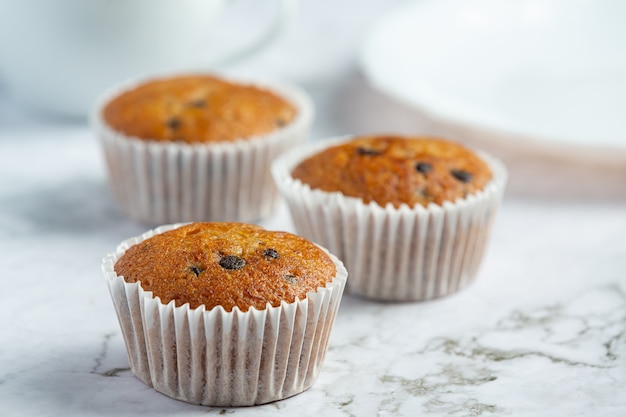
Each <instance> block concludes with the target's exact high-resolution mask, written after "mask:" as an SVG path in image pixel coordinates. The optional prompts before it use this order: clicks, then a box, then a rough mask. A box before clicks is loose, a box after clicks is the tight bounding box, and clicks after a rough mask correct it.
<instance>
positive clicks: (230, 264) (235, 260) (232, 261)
mask: <svg viewBox="0 0 626 417" xmlns="http://www.w3.org/2000/svg"><path fill="white" fill-rule="evenodd" d="M245 265H246V261H245V260H243V259H241V258H240V257H238V256H233V255H228V256H224V257H223V258H222V259H220V266H221V267H222V268H224V269H230V270H235V269H241V268H243V267H244V266H245Z"/></svg>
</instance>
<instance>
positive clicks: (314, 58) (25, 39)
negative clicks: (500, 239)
mask: <svg viewBox="0 0 626 417" xmlns="http://www.w3.org/2000/svg"><path fill="white" fill-rule="evenodd" d="M40 3H41V2H38V1H36V0H24V1H21V2H17V1H14V0H2V1H0V141H3V142H7V141H11V140H12V138H14V137H16V136H19V137H22V138H24V137H29V135H31V132H32V135H34V136H41V135H42V133H41V132H40V131H41V129H44V130H47V132H48V133H47V134H48V135H52V136H53V135H54V134H53V132H54V131H57V132H59V131H63V129H69V130H77V129H78V130H80V129H86V128H87V124H86V118H85V114H86V113H87V112H88V110H89V108H90V105H91V101H92V100H93V99H95V96H97V93H96V92H101V91H102V90H104V89H106V88H107V87H108V86H110V85H112V84H115V83H117V82H118V81H121V80H123V79H126V78H128V77H130V76H135V75H141V74H144V73H146V72H148V73H149V72H155V71H156V72H159V71H164V70H165V71H170V70H177V69H206V68H209V69H214V70H218V71H222V72H225V73H230V74H236V75H239V74H241V75H244V76H250V77H262V78H275V79H282V80H286V81H290V82H293V83H296V84H299V85H301V86H302V87H304V88H305V89H306V90H307V91H308V92H309V93H310V94H311V95H312V97H313V99H314V102H315V105H316V110H317V117H316V121H315V124H314V127H313V130H312V134H311V138H312V139H321V138H325V137H329V136H336V135H343V134H352V133H357V134H358V133H372V132H400V133H409V134H434V135H440V136H445V137H449V138H451V139H455V140H459V141H463V142H465V143H467V144H469V145H473V146H477V147H480V148H483V149H486V150H487V151H490V152H492V153H495V154H496V155H497V156H499V157H501V158H503V159H504V160H505V162H506V163H507V165H508V166H509V168H510V170H511V182H510V187H509V194H510V195H512V196H522V197H524V198H540V199H570V200H571V199H574V200H577V199H589V198H592V199H600V200H612V201H614V200H623V199H625V198H626V185H625V183H626V122H624V121H623V118H622V116H621V115H622V114H623V113H624V111H626V54H624V53H623V51H624V50H625V49H624V47H625V46H626V29H623V25H622V24H621V22H620V21H619V16H623V15H624V14H623V13H622V12H624V13H626V10H625V6H624V2H620V1H616V0H601V1H593V2H592V1H586V0H570V1H566V0H541V1H539V0H505V1H495V0H474V1H471V2H467V1H456V0H439V1H437V0H384V1H383V0H367V1H357V0H340V1H334V2H328V1H311V0H300V1H296V0H284V1H282V2H281V1H269V0H264V1H249V0H227V1H222V0H213V1H209V2H200V3H199V2H197V1H194V0H185V1H181V2H179V3H176V6H175V7H174V9H171V10H170V9H168V7H172V5H171V4H170V5H168V4H167V2H166V1H156V2H152V3H151V4H152V5H151V8H152V11H151V12H150V13H146V12H145V10H142V7H143V9H145V5H146V4H147V2H146V1H145V0H144V1H143V4H142V0H134V1H132V2H98V1H96V2H89V3H84V2H80V1H78V0H57V1H55V2H49V3H47V6H46V5H42V4H40ZM81 3H84V4H82V5H81ZM100 3H102V4H103V5H105V6H101V5H100ZM52 4H53V5H54V6H51V5H52ZM85 4H87V5H88V6H85ZM111 4H112V5H114V6H113V7H112V8H111V6H110V5H111ZM199 4H201V5H200V6H199ZM77 5H78V6H77ZM122 5H123V6H122ZM98 7H100V9H98ZM68 10H72V12H71V13H70V12H68ZM217 10H219V13H218V11H217ZM192 16H195V18H193V19H192V18H191V17H192ZM277 16H282V18H281V19H280V20H279V21H278V22H277V21H276V20H277V19H278V18H277ZM86 17H89V18H92V19H93V20H94V22H90V21H89V20H88V19H86ZM55 22H57V23H55ZM139 22H143V26H141V25H140V24H139ZM272 22H274V24H272ZM272 25H273V26H272ZM270 27H271V29H268V28H270ZM141 31H144V32H145V33H146V34H148V35H149V36H148V35H146V36H145V38H141V36H140V32H141ZM266 32H269V33H266ZM264 37H265V38H264ZM261 38H264V39H261ZM78 40H82V44H81V43H80V42H78ZM135 41H136V42H135ZM114 42H118V44H119V45H122V46H123V48H122V47H120V46H119V45H118V44H115V45H116V48H118V49H124V48H126V49H127V50H124V51H123V52H120V53H119V54H118V55H120V54H121V55H120V56H121V57H122V58H117V57H116V56H114V55H113V53H112V50H113V46H112V45H113V44H114ZM133 42H135V43H133ZM254 43H257V44H258V43H260V44H263V45H262V46H259V47H256V48H254V47H253V48H252V49H255V50H254V52H250V51H248V52H242V53H238V52H235V51H240V50H242V49H244V50H245V49H246V48H248V49H250V48H249V47H248V46H247V45H250V44H254ZM91 45H97V46H96V47H91ZM109 49H111V50H109ZM229 55H231V58H225V57H228V56H229ZM232 55H235V56H234V57H232ZM75 56H78V58H75ZM168 60H169V61H168ZM225 60H226V61H229V62H226V63H224V61H225ZM122 63H128V65H130V64H131V63H134V64H136V65H135V67H129V68H124V67H122V66H121V64H122ZM32 135H31V136H32ZM43 135H45V134H43ZM85 135H86V136H88V133H87V130H85ZM88 140H92V139H88Z"/></svg>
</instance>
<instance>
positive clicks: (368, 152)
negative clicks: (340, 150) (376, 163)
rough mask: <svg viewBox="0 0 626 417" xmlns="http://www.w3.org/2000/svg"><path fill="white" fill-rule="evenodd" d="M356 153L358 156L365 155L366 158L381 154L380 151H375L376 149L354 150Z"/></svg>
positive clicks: (359, 148)
mask: <svg viewBox="0 0 626 417" xmlns="http://www.w3.org/2000/svg"><path fill="white" fill-rule="evenodd" d="M356 152H357V153H358V154H359V155H367V156H377V155H381V154H382V152H381V151H377V150H376V149H369V148H361V147H358V148H356Z"/></svg>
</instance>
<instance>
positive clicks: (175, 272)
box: [114, 223, 337, 311]
mask: <svg viewBox="0 0 626 417" xmlns="http://www.w3.org/2000/svg"><path fill="white" fill-rule="evenodd" d="M114 269H115V272H116V274H117V275H118V276H123V277H124V279H125V280H126V282H129V283H133V282H140V285H141V287H142V288H143V289H144V290H146V291H152V292H153V296H155V297H156V296H158V297H160V298H161V302H163V303H165V304H167V303H169V302H170V301H171V300H175V303H176V306H181V305H183V304H185V303H189V305H190V307H191V308H196V307H198V306H200V305H202V304H204V306H205V308H206V309H207V310H210V309H211V308H213V307H216V306H220V305H221V306H222V307H224V309H225V310H226V311H231V310H232V309H233V307H235V306H238V307H239V309H240V310H242V311H247V310H248V308H249V307H255V308H256V309H259V310H261V309H264V308H266V304H267V303H270V304H271V305H272V306H274V307H277V306H279V305H280V303H281V301H283V300H284V301H286V302H289V303H291V302H294V301H295V300H296V299H302V298H304V297H305V296H306V293H307V292H309V291H315V290H317V288H318V287H324V286H325V285H326V283H327V282H329V281H332V280H333V278H334V277H335V275H336V272H337V270H336V267H335V264H334V262H333V261H332V260H331V259H330V257H329V256H328V255H327V254H326V253H325V252H324V251H323V250H321V249H320V248H319V247H317V246H315V245H314V244H313V243H311V242H309V241H308V240H306V239H304V238H302V237H300V236H296V235H293V234H291V233H287V232H274V231H269V230H265V229H263V228H262V227H259V226H255V225H251V224H244V223H191V224H188V225H185V226H182V227H179V228H177V229H174V230H170V231H168V232H164V233H161V234H158V235H155V236H153V237H151V238H149V239H146V240H144V241H143V242H141V243H138V244H136V245H133V246H131V247H130V248H129V249H128V250H127V251H126V252H125V253H124V255H122V256H121V257H120V259H119V260H118V261H117V262H116V264H115V267H114Z"/></svg>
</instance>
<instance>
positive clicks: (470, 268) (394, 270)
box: [272, 137, 507, 301]
mask: <svg viewBox="0 0 626 417" xmlns="http://www.w3.org/2000/svg"><path fill="white" fill-rule="evenodd" d="M351 139H352V137H342V138H337V139H331V140H325V141H319V142H313V143H311V144H307V145H303V146H298V147H297V148H294V149H292V150H290V151H287V152H286V153H284V154H283V155H281V156H280V157H278V158H277V159H276V160H275V161H274V163H273V165H272V175H273V177H274V180H275V181H276V184H277V185H278V188H279V190H280V192H281V194H282V195H283V197H284V199H285V200H286V202H287V205H288V207H289V210H290V212H291V215H292V217H293V222H294V225H295V227H296V230H297V233H298V234H300V235H301V236H304V237H306V238H307V239H309V240H311V241H313V242H316V243H318V244H320V245H322V246H324V247H326V248H328V250H330V251H331V252H332V253H334V254H335V255H337V256H338V257H339V258H340V259H341V260H342V261H343V262H344V263H345V265H346V268H347V269H348V272H349V273H350V282H349V283H348V287H347V291H348V292H349V293H353V294H357V295H360V296H363V297H366V298H370V299H377V300H384V301H416V300H427V299H432V298H437V297H441V296H445V295H448V294H452V293H454V292H456V291H458V290H459V289H461V288H463V287H465V286H467V285H468V284H469V283H470V282H471V281H472V280H474V279H475V277H476V275H477V272H478V269H479V266H480V263H481V260H482V259H483V255H484V253H485V248H486V245H487V242H488V238H489V235H490V230H491V226H492V223H493V221H494V218H495V215H496V212H497V211H498V207H499V205H500V202H501V199H502V195H503V192H504V188H505V184H506V178H507V172H506V169H505V167H504V165H503V164H502V163H501V162H499V161H498V160H496V159H494V158H493V157H491V156H489V155H487V154H485V153H483V152H477V153H478V155H479V156H480V157H481V158H482V159H483V160H484V161H485V162H486V163H487V164H488V165H489V167H490V168H491V170H492V172H493V179H492V180H491V182H489V183H488V184H487V185H486V186H485V188H484V189H483V190H482V191H480V192H478V193H475V194H473V195H470V196H468V197H467V198H463V199H458V200H456V201H454V202H445V203H444V204H443V205H437V204H434V203H431V204H430V205H429V206H428V207H423V206H421V205H418V206H416V207H409V206H407V205H406V204H403V205H401V206H400V207H399V208H395V207H394V206H393V205H391V204H387V205H386V206H385V207H382V206H380V205H378V204H376V203H375V202H371V203H369V204H365V203H364V202H363V200H362V199H359V198H354V197H347V196H345V195H343V194H341V193H339V192H326V191H322V190H319V189H311V187H309V186H308V185H307V184H303V183H302V182H301V181H299V180H297V179H294V178H293V177H292V176H291V172H292V170H293V169H294V168H295V167H296V165H298V164H299V163H300V162H301V161H302V160H304V159H306V158H307V157H309V156H312V155H314V154H316V153H318V152H320V151H322V150H323V149H326V148H327V147H331V146H334V145H338V144H340V143H342V142H344V141H348V140H351Z"/></svg>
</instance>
